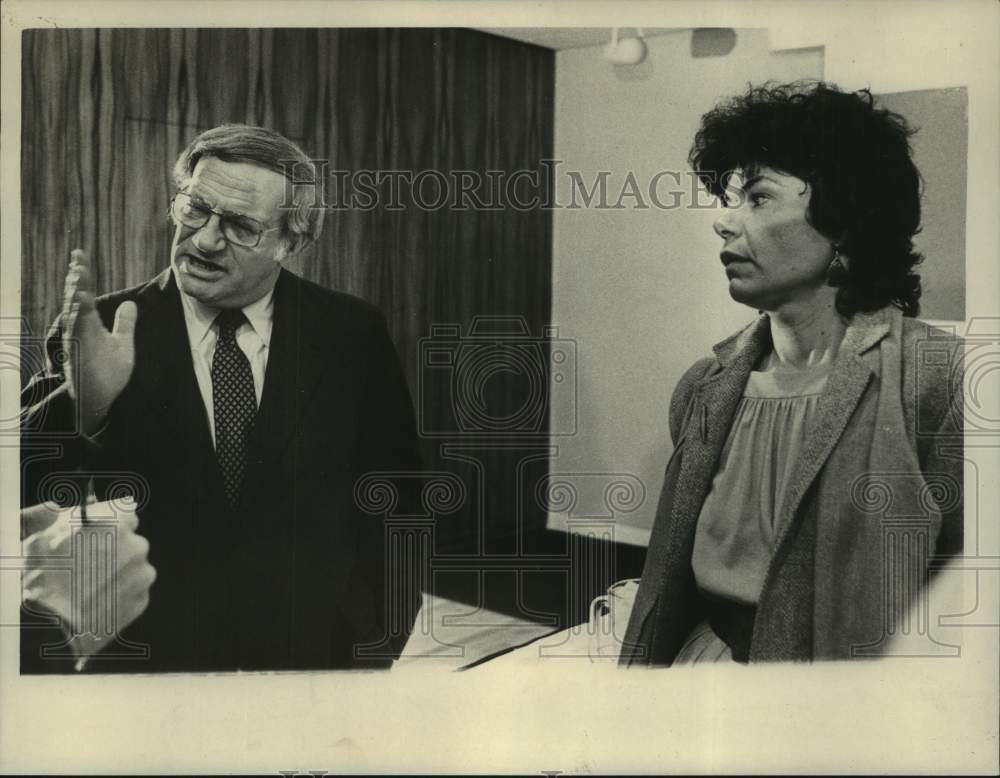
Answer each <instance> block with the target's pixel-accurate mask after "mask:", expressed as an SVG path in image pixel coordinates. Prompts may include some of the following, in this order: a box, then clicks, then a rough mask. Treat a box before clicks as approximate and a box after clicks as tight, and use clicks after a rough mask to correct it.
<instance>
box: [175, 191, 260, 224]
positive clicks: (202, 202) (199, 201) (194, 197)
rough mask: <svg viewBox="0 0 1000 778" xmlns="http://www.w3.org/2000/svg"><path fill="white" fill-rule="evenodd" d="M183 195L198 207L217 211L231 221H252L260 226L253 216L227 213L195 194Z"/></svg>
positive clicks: (187, 193) (232, 212)
mask: <svg viewBox="0 0 1000 778" xmlns="http://www.w3.org/2000/svg"><path fill="white" fill-rule="evenodd" d="M185 194H186V195H187V196H188V197H190V198H191V199H192V200H193V201H194V202H196V203H197V204H198V205H204V206H205V207H206V208H208V209H211V210H214V211H218V212H219V213H221V214H222V215H223V216H229V217H231V218H233V219H247V220H249V221H252V222H253V223H254V224H260V221H259V220H258V219H255V218H254V217H253V216H250V215H248V214H245V213H237V212H236V211H227V210H224V209H222V208H216V207H215V206H214V205H212V204H211V203H210V202H208V201H207V200H205V199H204V198H202V197H199V196H198V195H196V194H192V193H191V192H185Z"/></svg>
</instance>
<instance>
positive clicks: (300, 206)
mask: <svg viewBox="0 0 1000 778" xmlns="http://www.w3.org/2000/svg"><path fill="white" fill-rule="evenodd" d="M202 157H216V158H217V159H220V160H221V161H223V162H247V163H250V164H251V165H259V166H260V167H263V168H267V169H268V170H273V171H275V172H276V173H281V175H283V176H285V178H286V179H287V180H288V181H289V182H290V183H291V182H294V184H295V186H294V187H293V190H294V192H293V197H292V207H291V208H288V209H286V210H285V225H284V226H285V232H286V233H293V234H294V236H296V237H297V238H298V239H299V240H302V241H304V242H303V243H302V244H301V246H305V245H308V244H309V243H313V242H315V241H316V239H317V238H318V237H319V234H320V232H321V231H322V229H323V213H324V209H323V207H322V203H323V181H322V180H321V179H320V178H319V176H318V175H317V172H316V165H315V164H314V163H313V161H312V160H311V159H310V158H309V157H308V155H307V154H306V153H305V152H304V151H303V150H302V149H301V148H299V146H298V145H296V144H295V143H293V142H292V141H290V140H288V138H286V137H285V136H284V135H281V134H280V133H277V132H275V131H274V130H269V129H267V128H266V127H254V126H253V125H250V124H223V125H220V126H219V127H214V128H213V129H211V130H206V131H205V132H203V133H201V135H199V136H198V137H197V138H195V139H194V140H193V141H191V143H190V144H188V147H187V148H186V149H184V151H182V152H181V154H180V156H179V157H177V162H176V163H174V183H175V184H176V185H177V188H178V189H182V188H183V187H184V186H185V185H186V184H187V182H188V179H190V178H191V175H192V173H194V169H195V166H197V164H198V160H200V159H201V158H202ZM286 205H287V203H286Z"/></svg>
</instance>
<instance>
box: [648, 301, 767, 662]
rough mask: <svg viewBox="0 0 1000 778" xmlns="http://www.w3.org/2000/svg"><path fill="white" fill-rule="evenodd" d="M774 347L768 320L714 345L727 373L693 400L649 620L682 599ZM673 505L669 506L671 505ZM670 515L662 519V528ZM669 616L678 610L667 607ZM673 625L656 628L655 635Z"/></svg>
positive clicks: (655, 555)
mask: <svg viewBox="0 0 1000 778" xmlns="http://www.w3.org/2000/svg"><path fill="white" fill-rule="evenodd" d="M769 344H770V327H769V322H768V319H767V318H766V317H761V318H759V319H758V320H757V321H756V322H754V323H753V324H751V325H750V326H749V327H747V328H746V329H744V330H743V331H742V332H740V333H738V334H737V335H735V336H733V337H731V338H729V339H727V340H725V341H723V342H722V343H720V344H718V345H717V346H716V347H715V354H716V358H717V359H718V361H719V364H720V365H721V366H722V370H721V371H719V372H716V373H715V374H714V375H710V376H708V377H707V378H705V379H704V380H702V381H701V383H699V384H698V385H697V387H696V388H695V390H694V394H693V397H692V400H691V402H692V404H693V406H692V409H691V413H690V415H689V418H688V423H687V428H686V429H685V430H684V431H682V436H683V441H684V452H683V454H682V456H681V465H680V467H681V470H680V475H679V476H678V479H677V483H676V487H675V489H674V493H673V495H670V496H669V499H670V502H671V503H672V510H671V512H670V516H669V521H666V522H663V524H664V527H665V528H666V529H667V532H666V533H665V534H663V535H660V536H659V537H657V536H655V535H654V537H653V538H651V540H650V549H649V552H648V553H649V555H650V559H651V560H654V561H653V564H652V565H651V572H653V573H654V575H656V579H655V584H654V587H653V591H654V592H655V597H653V598H650V599H648V600H645V603H644V606H645V608H646V611H647V612H645V613H642V612H640V613H639V614H638V618H639V619H640V620H644V619H645V618H647V617H648V616H649V612H650V611H651V610H652V607H653V606H654V604H655V603H656V602H658V601H660V600H661V599H662V598H663V597H665V596H666V597H673V596H678V597H681V596H683V592H684V589H685V586H684V583H685V581H684V580H682V579H686V578H687V577H688V576H689V575H690V568H691V566H690V560H691V552H692V549H693V546H694V530H695V526H696V525H697V523H698V514H699V513H700V512H701V505H702V503H703V502H704V499H705V495H706V494H707V493H708V490H709V488H710V486H711V483H712V479H713V477H714V476H715V471H716V465H717V462H718V460H719V455H720V454H721V453H722V449H723V446H724V445H725V443H726V439H727V438H728V436H729V427H730V424H731V423H732V419H733V416H734V414H735V413H736V409H737V407H738V406H739V403H740V400H741V399H742V397H743V389H744V387H745V386H746V382H747V378H748V377H749V375H750V371H751V370H753V367H754V365H755V364H756V362H757V361H758V359H759V358H760V356H761V354H763V353H764V351H765V349H766V348H767V347H768V345H769ZM668 504H669V503H668ZM665 519H667V517H666V516H663V517H657V524H658V525H660V524H661V522H662V521H663V520H665ZM668 612H676V611H675V609H673V608H668ZM661 627H666V628H670V627H671V625H660V624H659V623H657V624H655V625H654V627H653V642H654V643H655V641H656V631H657V630H658V629H659V628H661Z"/></svg>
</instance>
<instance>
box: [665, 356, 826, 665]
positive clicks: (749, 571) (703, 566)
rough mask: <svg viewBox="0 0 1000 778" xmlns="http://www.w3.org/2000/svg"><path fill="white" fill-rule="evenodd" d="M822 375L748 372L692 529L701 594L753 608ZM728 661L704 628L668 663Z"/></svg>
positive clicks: (822, 368) (818, 371) (816, 370)
mask: <svg viewBox="0 0 1000 778" xmlns="http://www.w3.org/2000/svg"><path fill="white" fill-rule="evenodd" d="M828 374H829V365H817V366H815V367H809V368H804V369H796V370H788V369H777V370H770V371H767V372H757V371H754V372H752V373H750V378H749V379H748V380H747V385H746V388H745V389H744V392H743V399H742V400H741V401H740V404H739V406H738V407H737V409H736V414H735V416H734V418H733V423H732V426H731V427H730V430H729V437H728V438H727V440H726V443H725V445H724V447H723V449H722V453H721V455H720V458H719V467H718V470H717V471H716V474H715V477H714V479H713V480H712V486H711V489H710V490H709V493H708V495H707V496H706V497H705V502H704V503H703V504H702V508H701V513H700V514H699V516H698V526H697V529H696V530H695V539H694V551H693V552H692V555H691V565H692V568H693V569H694V575H695V580H696V581H697V583H698V587H699V588H700V589H701V590H702V591H704V592H706V593H707V594H709V595H712V596H715V597H721V598H725V599H728V600H733V601H735V602H737V603H741V604H744V605H756V603H757V600H758V598H759V596H760V592H761V589H762V587H763V585H764V576H765V575H766V574H767V568H768V565H769V564H770V562H771V557H772V555H773V554H774V550H775V546H776V544H777V541H778V538H779V536H780V532H781V529H782V528H781V527H780V526H778V523H779V521H780V520H781V516H782V501H783V500H784V498H785V495H786V494H787V493H788V484H789V479H790V477H791V475H792V472H793V470H794V466H795V463H796V461H797V460H798V458H799V454H800V452H801V449H802V445H803V443H804V442H805V439H806V435H807V434H808V432H809V424H810V422H811V420H812V419H813V417H814V416H815V412H816V407H817V404H818V401H819V396H820V393H821V392H822V391H823V387H824V386H825V385H826V379H827V376H828ZM730 658H731V653H730V651H729V647H728V646H727V645H726V644H725V643H724V642H723V641H722V639H721V638H719V637H718V636H717V635H716V634H715V633H714V632H713V631H712V629H711V627H709V625H708V623H707V622H703V623H701V624H699V625H698V626H697V627H696V628H695V629H694V630H693V631H692V633H691V635H690V636H689V638H688V640H687V642H686V643H685V645H684V647H682V648H681V651H680V653H679V654H678V656H677V658H676V659H675V660H674V661H675V664H678V663H679V664H684V663H690V662H705V661H726V660H729V659H730Z"/></svg>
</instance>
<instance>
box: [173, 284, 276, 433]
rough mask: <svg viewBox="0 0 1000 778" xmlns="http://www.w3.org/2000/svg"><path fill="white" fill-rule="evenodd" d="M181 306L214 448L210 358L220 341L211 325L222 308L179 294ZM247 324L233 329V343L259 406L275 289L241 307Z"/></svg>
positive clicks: (213, 410) (182, 293)
mask: <svg viewBox="0 0 1000 778" xmlns="http://www.w3.org/2000/svg"><path fill="white" fill-rule="evenodd" d="M181 301H182V302H183V304H184V323H185V324H186V325H187V333H188V340H189V341H190V343H191V361H192V362H193V363H194V375H195V378H197V379H198V389H199V390H200V391H201V399H202V401H203V402H204V403H205V413H206V414H208V429H209V432H211V434H212V445H213V446H214V445H215V405H214V403H213V402H212V357H213V356H214V355H215V344H216V342H217V341H218V339H219V328H218V326H216V325H215V324H213V322H214V321H215V317H216V316H218V315H219V313H220V312H221V309H219V308H213V307H211V306H208V305H205V304H204V303H202V302H200V301H199V300H196V299H195V298H193V297H191V296H190V295H187V294H185V293H184V292H181ZM243 314H244V315H245V316H246V317H247V322H248V323H245V324H241V325H240V327H239V329H238V330H236V344H237V345H238V346H239V347H240V349H241V350H242V351H243V353H244V354H246V355H247V359H248V360H250V371H251V372H252V373H253V390H254V394H255V395H256V397H257V407H258V408H259V407H260V397H261V393H262V392H263V391H264V371H265V370H266V369H267V354H268V349H269V346H270V343H271V326H272V324H273V316H274V289H271V290H270V291H268V293H267V294H265V295H264V296H263V297H261V298H260V299H259V300H257V301H256V302H252V303H250V304H249V305H245V306H243Z"/></svg>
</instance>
